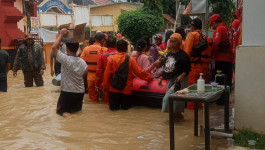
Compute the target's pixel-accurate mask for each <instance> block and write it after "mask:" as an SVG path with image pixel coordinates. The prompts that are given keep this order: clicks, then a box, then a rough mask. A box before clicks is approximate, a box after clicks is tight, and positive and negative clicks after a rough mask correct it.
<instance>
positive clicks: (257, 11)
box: [242, 0, 265, 46]
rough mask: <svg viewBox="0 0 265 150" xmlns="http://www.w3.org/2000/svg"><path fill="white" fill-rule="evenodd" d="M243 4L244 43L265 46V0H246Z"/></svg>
mask: <svg viewBox="0 0 265 150" xmlns="http://www.w3.org/2000/svg"><path fill="white" fill-rule="evenodd" d="M243 5H244V6H243V16H244V19H243V38H242V45H247V46H265V38H264V25H265V17H264V15H265V9H264V7H265V1H264V0H255V1H253V0H244V3H243ZM246 9H247V10H246Z"/></svg>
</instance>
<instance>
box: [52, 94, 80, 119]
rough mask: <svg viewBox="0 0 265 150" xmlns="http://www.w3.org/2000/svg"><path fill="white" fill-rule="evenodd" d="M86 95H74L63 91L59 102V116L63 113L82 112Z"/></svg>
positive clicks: (57, 110)
mask: <svg viewBox="0 0 265 150" xmlns="http://www.w3.org/2000/svg"><path fill="white" fill-rule="evenodd" d="M83 98H84V93H72V92H64V91H61V94H60V97H59V99H58V102H57V109H56V112H57V114H59V115H61V116H62V115H63V113H65V112H68V113H74V112H77V111H80V110H82V105H83Z"/></svg>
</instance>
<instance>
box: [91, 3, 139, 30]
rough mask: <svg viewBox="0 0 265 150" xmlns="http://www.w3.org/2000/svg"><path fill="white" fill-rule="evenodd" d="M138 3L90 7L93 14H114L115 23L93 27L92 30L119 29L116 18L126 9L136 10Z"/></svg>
mask: <svg viewBox="0 0 265 150" xmlns="http://www.w3.org/2000/svg"><path fill="white" fill-rule="evenodd" d="M136 9H137V6H136V5H129V4H115V5H107V6H102V7H94V8H91V9H90V14H91V15H113V18H112V19H113V24H114V26H104V27H102V26H101V27H92V31H97V30H100V31H113V30H114V31H118V25H117V24H116V20H117V18H118V17H119V15H120V14H121V12H122V11H124V10H126V11H127V10H136Z"/></svg>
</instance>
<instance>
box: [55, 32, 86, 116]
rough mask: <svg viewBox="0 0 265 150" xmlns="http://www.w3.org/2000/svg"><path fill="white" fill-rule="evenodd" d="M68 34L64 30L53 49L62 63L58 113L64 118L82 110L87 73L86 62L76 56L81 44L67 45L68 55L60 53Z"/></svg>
mask: <svg viewBox="0 0 265 150" xmlns="http://www.w3.org/2000/svg"><path fill="white" fill-rule="evenodd" d="M67 34H68V31H67V29H66V28H63V29H62V30H61V31H60V35H59V37H58V38H57V40H56V41H55V43H54V44H53V47H52V50H53V53H54V55H55V57H56V60H57V61H58V62H60V63H61V94H60V97H59V99H58V103H57V111H56V112H57V113H58V114H59V115H61V116H63V117H68V116H70V115H71V113H73V112H77V111H80V110H81V109H82V104H83V97H84V93H85V88H84V76H85V74H86V72H87V65H86V63H85V61H84V60H83V59H81V58H79V57H77V56H76V52H77V50H78V48H79V43H66V52H67V54H64V53H62V52H61V51H59V45H60V42H61V40H62V38H63V37H64V36H65V35H67Z"/></svg>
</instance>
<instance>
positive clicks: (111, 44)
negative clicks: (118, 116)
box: [96, 37, 118, 104]
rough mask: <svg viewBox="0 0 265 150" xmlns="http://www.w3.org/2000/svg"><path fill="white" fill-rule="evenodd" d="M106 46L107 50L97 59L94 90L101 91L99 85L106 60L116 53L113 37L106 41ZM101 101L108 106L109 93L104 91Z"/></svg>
mask: <svg viewBox="0 0 265 150" xmlns="http://www.w3.org/2000/svg"><path fill="white" fill-rule="evenodd" d="M106 46H107V48H108V50H107V51H105V52H103V53H102V54H101V55H100V57H99V59H98V64H97V70H96V88H97V89H101V91H102V90H103V88H102V86H101V84H102V82H103V75H104V71H105V69H106V66H107V63H108V59H109V57H110V56H111V55H114V54H117V53H118V51H117V50H116V38H115V37H109V38H108V39H107V40H106ZM101 96H102V100H103V101H104V103H105V104H109V91H108V90H105V91H103V92H101Z"/></svg>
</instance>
